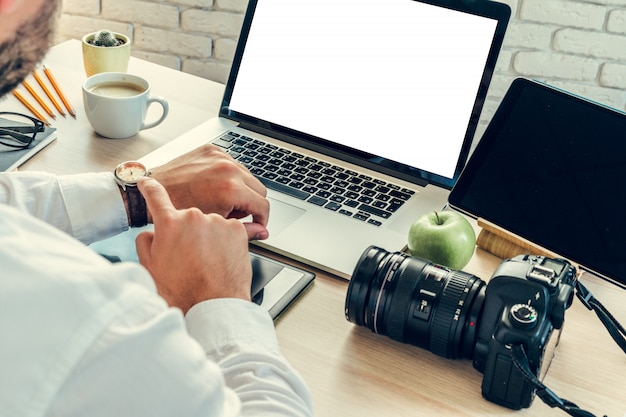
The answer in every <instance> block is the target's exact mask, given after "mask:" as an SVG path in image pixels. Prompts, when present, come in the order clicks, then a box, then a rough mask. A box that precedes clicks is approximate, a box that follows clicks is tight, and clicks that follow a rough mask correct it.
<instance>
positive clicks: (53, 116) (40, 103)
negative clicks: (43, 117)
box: [22, 80, 57, 119]
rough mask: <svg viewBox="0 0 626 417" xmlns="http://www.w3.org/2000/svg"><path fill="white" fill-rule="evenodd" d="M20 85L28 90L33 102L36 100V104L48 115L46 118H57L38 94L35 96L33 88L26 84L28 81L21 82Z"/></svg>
mask: <svg viewBox="0 0 626 417" xmlns="http://www.w3.org/2000/svg"><path fill="white" fill-rule="evenodd" d="M22 85H23V86H24V87H26V89H27V90H28V92H29V93H30V95H31V96H33V97H34V98H35V100H37V103H39V105H40V106H41V107H42V108H43V109H44V110H45V111H46V113H48V116H50V117H52V118H53V119H56V118H57V117H56V116H55V115H54V113H52V110H50V107H48V105H47V104H46V103H45V102H44V101H43V100H42V99H41V97H39V94H37V92H36V91H35V89H34V88H33V87H31V85H30V84H29V83H28V81H26V80H24V81H23V82H22Z"/></svg>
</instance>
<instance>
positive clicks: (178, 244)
mask: <svg viewBox="0 0 626 417" xmlns="http://www.w3.org/2000/svg"><path fill="white" fill-rule="evenodd" d="M138 186H139V190H140V191H141V193H142V194H143V196H144V198H145V199H146V203H147V205H148V209H149V210H150V212H151V213H152V220H153V223H154V231H153V232H152V231H151V232H142V233H141V234H139V235H138V236H137V239H136V246H137V254H138V255H139V262H140V263H141V265H143V266H144V267H145V268H146V269H147V270H148V271H149V272H150V274H151V275H152V277H153V278H154V281H155V283H156V286H157V290H158V292H159V294H160V295H161V296H162V297H163V298H164V299H165V300H166V301H167V302H168V303H169V305H170V306H173V307H178V308H180V309H181V310H182V311H183V313H187V311H188V310H189V309H190V308H191V307H192V306H193V305H195V304H197V303H199V302H201V301H204V300H209V299H214V298H242V299H244V300H250V287H251V281H252V267H251V264H250V259H249V257H248V239H247V234H246V229H245V227H244V226H243V224H242V223H241V222H240V221H239V220H235V219H225V218H224V217H222V216H221V215H220V214H204V213H202V212H201V211H200V210H199V209H197V208H190V209H183V210H178V209H176V208H175V207H174V205H173V204H172V202H171V200H170V198H169V196H168V194H167V192H166V190H165V188H163V186H162V185H161V184H159V183H158V182H157V181H156V180H154V179H151V178H142V179H141V180H140V181H139V183H138Z"/></svg>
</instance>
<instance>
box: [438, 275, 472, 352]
mask: <svg viewBox="0 0 626 417" xmlns="http://www.w3.org/2000/svg"><path fill="white" fill-rule="evenodd" d="M466 284H467V274H464V273H463V272H460V271H452V273H451V274H450V277H449V281H448V283H447V285H446V286H445V288H444V289H443V291H442V293H441V297H440V299H439V307H438V308H437V312H436V313H435V316H434V317H433V321H432V325H431V334H430V351H431V352H432V353H434V354H436V355H439V356H443V357H445V358H449V357H452V356H453V355H451V354H450V352H449V350H450V346H455V345H457V343H455V341H453V340H451V339H452V338H453V336H452V334H454V333H453V332H452V325H453V324H454V325H458V323H457V320H455V316H458V314H457V310H458V309H459V308H460V306H459V300H460V299H461V298H462V296H463V292H464V290H465V286H466ZM451 342H452V343H451Z"/></svg>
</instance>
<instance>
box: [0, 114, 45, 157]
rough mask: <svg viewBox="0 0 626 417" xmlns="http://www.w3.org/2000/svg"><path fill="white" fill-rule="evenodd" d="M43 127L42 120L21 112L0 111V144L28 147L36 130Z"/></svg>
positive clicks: (33, 138)
mask: <svg viewBox="0 0 626 417" xmlns="http://www.w3.org/2000/svg"><path fill="white" fill-rule="evenodd" d="M44 129H45V125H44V122H42V121H41V120H39V119H35V118H34V117H30V116H27V115H25V114H21V113H13V112H0V144H2V145H4V146H8V147H10V148H13V149H14V150H16V149H24V148H28V147H29V146H30V145H31V143H33V141H34V140H35V137H36V136H37V133H38V132H43V131H44Z"/></svg>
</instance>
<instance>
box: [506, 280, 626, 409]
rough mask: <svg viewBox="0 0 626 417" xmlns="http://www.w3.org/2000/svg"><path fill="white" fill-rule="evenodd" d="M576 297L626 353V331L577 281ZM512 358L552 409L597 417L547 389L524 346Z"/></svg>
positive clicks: (518, 348) (520, 346)
mask: <svg viewBox="0 0 626 417" xmlns="http://www.w3.org/2000/svg"><path fill="white" fill-rule="evenodd" d="M576 296H577V297H578V299H579V300H580V301H581V302H582V303H583V305H584V306H585V307H587V308H588V309H589V310H593V311H594V312H595V313H596V315H597V316H598V318H599V319H600V321H601V322H602V324H604V327H606V329H607V330H608V332H609V334H610V335H611V337H612V338H613V340H615V343H617V345H618V346H619V347H620V348H621V349H622V350H623V351H624V353H626V330H625V329H624V327H623V326H622V325H621V324H620V323H619V322H618V321H617V320H616V319H615V317H613V315H612V314H611V313H610V312H609V311H608V310H607V309H606V308H605V307H604V306H603V305H602V303H601V302H600V301H598V300H597V299H596V298H595V297H594V296H593V294H592V293H591V292H590V291H589V290H588V289H587V288H586V287H585V286H584V285H583V284H581V283H580V281H576ZM511 356H512V358H513V363H514V364H515V366H516V367H517V369H519V370H520V372H521V373H522V375H524V378H526V380H528V381H529V382H530V383H531V384H533V386H534V387H535V390H536V393H537V396H538V397H539V398H541V400H542V401H543V402H544V403H546V404H547V405H549V406H550V407H552V408H554V407H558V408H560V409H561V410H563V411H565V412H566V413H567V414H569V415H571V416H574V417H595V416H594V414H591V413H590V412H588V411H585V410H583V409H581V408H580V407H578V406H577V405H576V404H574V403H573V402H571V401H568V400H566V399H563V398H560V397H559V396H558V395H556V394H555V393H554V392H552V391H551V390H550V389H549V388H548V387H546V386H545V385H544V384H543V383H542V382H541V381H540V380H539V378H537V376H536V375H535V374H534V373H533V372H532V371H531V370H530V364H529V362H528V356H527V355H526V351H525V350H524V347H523V346H522V345H519V344H518V345H513V346H511Z"/></svg>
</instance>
